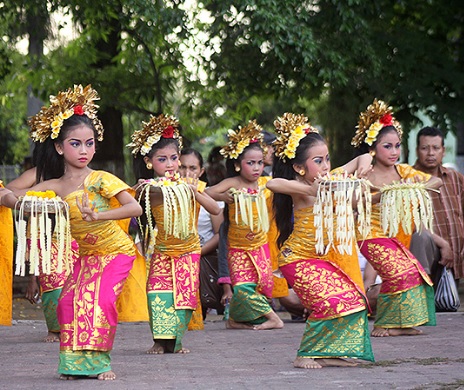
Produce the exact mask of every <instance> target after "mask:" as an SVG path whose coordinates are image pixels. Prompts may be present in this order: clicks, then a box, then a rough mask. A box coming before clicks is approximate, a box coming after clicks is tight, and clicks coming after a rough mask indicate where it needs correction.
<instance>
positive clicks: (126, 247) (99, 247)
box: [64, 171, 135, 256]
mask: <svg viewBox="0 0 464 390" xmlns="http://www.w3.org/2000/svg"><path fill="white" fill-rule="evenodd" d="M124 190H130V187H129V186H128V185H127V184H126V183H124V182H123V181H122V180H120V179H119V178H117V177H116V176H114V175H112V174H111V173H108V172H104V171H93V172H91V173H90V174H89V175H88V176H87V178H86V179H85V181H84V189H83V190H77V191H74V192H72V193H70V194H69V195H67V196H66V197H65V198H64V200H65V201H66V202H67V203H68V204H69V216H70V221H71V226H72V235H73V238H74V239H75V240H76V241H77V242H78V243H79V253H80V255H81V256H85V255H113V254H119V253H124V254H126V255H128V256H135V247H134V242H133V241H132V239H131V238H130V237H129V236H128V234H127V233H125V232H124V231H123V230H122V229H121V228H120V226H119V224H118V222H117V221H114V220H110V221H93V222H92V230H91V232H89V223H88V222H86V221H84V220H83V219H82V214H81V212H80V211H79V209H78V207H77V204H76V197H77V198H81V197H82V195H83V194H84V191H85V193H87V194H88V195H89V201H90V202H92V203H93V204H94V205H95V209H96V210H97V211H105V210H109V209H111V208H112V206H114V205H115V201H114V200H111V198H113V197H114V196H116V195H117V194H119V193H120V192H121V191H124Z"/></svg>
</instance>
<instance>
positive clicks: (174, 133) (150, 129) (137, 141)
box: [127, 114, 182, 156]
mask: <svg viewBox="0 0 464 390" xmlns="http://www.w3.org/2000/svg"><path fill="white" fill-rule="evenodd" d="M142 124H143V129H142V130H137V131H135V132H134V134H132V137H131V138H132V142H131V143H130V144H127V147H129V148H132V154H133V155H137V153H139V152H140V154H141V155H142V156H145V155H146V154H147V153H149V152H150V150H151V148H152V147H153V145H154V144H156V143H157V142H158V141H159V140H160V139H161V138H174V139H176V140H177V141H178V142H179V149H181V148H182V137H181V135H180V133H179V128H178V127H179V121H178V120H177V119H176V118H175V117H174V116H170V115H164V114H160V115H158V116H151V117H150V121H149V122H148V123H147V122H142Z"/></svg>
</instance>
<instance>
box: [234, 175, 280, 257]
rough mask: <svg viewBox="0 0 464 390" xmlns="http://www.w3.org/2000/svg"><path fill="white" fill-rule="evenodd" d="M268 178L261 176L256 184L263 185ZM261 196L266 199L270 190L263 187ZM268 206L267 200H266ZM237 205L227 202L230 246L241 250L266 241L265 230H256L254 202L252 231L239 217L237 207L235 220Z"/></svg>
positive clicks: (257, 246)
mask: <svg viewBox="0 0 464 390" xmlns="http://www.w3.org/2000/svg"><path fill="white" fill-rule="evenodd" d="M269 180H270V177H269V176H261V177H260V178H259V179H258V186H259V187H263V186H265V185H266V183H267V182H268V181H269ZM263 196H265V197H266V200H268V199H269V197H270V196H271V192H270V191H269V190H268V189H267V188H265V189H264V191H263ZM267 204H268V207H269V202H267ZM237 207H238V205H236V204H235V203H231V204H229V233H228V236H227V238H228V242H229V247H230V248H237V249H243V250H251V249H256V248H259V247H261V246H263V245H264V244H266V243H267V240H268V236H267V232H265V231H263V230H258V210H257V207H256V203H255V202H253V231H252V230H251V229H250V226H248V225H245V224H244V223H243V221H242V219H241V218H240V210H239V209H238V210H237V211H238V214H239V218H238V223H237V222H236V221H235V213H236V208H237Z"/></svg>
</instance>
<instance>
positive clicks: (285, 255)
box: [278, 207, 363, 289]
mask: <svg viewBox="0 0 464 390" xmlns="http://www.w3.org/2000/svg"><path fill="white" fill-rule="evenodd" d="M294 220H295V223H294V227H293V232H292V234H291V235H290V237H289V238H288V239H287V241H285V243H284V245H283V246H282V248H281V251H280V254H279V257H278V261H279V266H283V265H285V264H291V263H294V262H296V261H300V260H304V259H322V260H327V261H330V262H332V263H334V264H336V265H338V266H339V267H340V268H341V269H342V270H343V271H344V272H345V273H346V275H348V276H349V277H350V278H351V280H352V281H353V282H355V283H356V285H357V286H358V288H361V289H362V288H363V287H362V286H363V282H362V274H361V270H360V268H359V261H358V256H357V251H356V247H355V243H353V250H352V253H351V255H348V254H343V255H342V254H340V253H339V252H337V251H336V250H335V248H333V247H332V248H331V249H330V250H329V252H328V253H327V254H325V255H321V254H319V253H317V252H316V236H315V233H316V229H315V227H314V214H313V210H312V207H307V208H304V209H300V210H297V211H295V212H294Z"/></svg>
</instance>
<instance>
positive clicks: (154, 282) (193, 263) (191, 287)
mask: <svg viewBox="0 0 464 390" xmlns="http://www.w3.org/2000/svg"><path fill="white" fill-rule="evenodd" d="M199 274H200V254H199V253H188V254H185V255H183V256H180V257H174V256H168V255H166V254H164V253H159V252H155V253H154V254H153V256H152V260H151V261H150V269H149V271H148V281H147V292H148V293H150V292H165V291H173V294H174V307H175V308H176V309H192V310H195V308H196V307H197V301H198V297H197V291H198V289H199V287H200V278H199Z"/></svg>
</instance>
